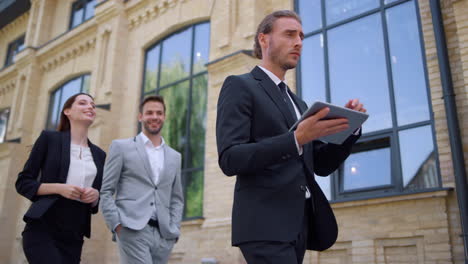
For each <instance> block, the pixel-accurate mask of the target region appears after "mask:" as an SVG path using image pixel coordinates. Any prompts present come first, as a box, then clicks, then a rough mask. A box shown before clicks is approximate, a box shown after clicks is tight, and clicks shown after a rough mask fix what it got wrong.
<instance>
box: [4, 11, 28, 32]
mask: <svg viewBox="0 0 468 264" xmlns="http://www.w3.org/2000/svg"><path fill="white" fill-rule="evenodd" d="M28 19H29V11H28V12H26V13H24V14H23V15H21V16H19V17H18V18H16V19H15V20H13V21H12V22H11V23H10V24H8V25H6V26H4V27H3V28H1V29H0V35H4V34H5V35H6V34H8V33H10V32H11V31H13V30H14V29H15V28H16V27H18V26H21V25H22V23H25V28H24V30H25V31H26V27H27V24H28Z"/></svg>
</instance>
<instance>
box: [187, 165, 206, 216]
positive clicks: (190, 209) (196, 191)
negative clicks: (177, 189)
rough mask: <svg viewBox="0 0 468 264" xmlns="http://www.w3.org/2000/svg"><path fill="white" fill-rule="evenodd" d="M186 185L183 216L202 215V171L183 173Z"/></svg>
mask: <svg viewBox="0 0 468 264" xmlns="http://www.w3.org/2000/svg"><path fill="white" fill-rule="evenodd" d="M184 176H185V177H184V181H185V186H186V189H185V191H186V193H185V212H184V218H190V217H197V216H202V215H203V171H195V172H187V173H185V174H184Z"/></svg>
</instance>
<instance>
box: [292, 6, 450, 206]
mask: <svg viewBox="0 0 468 264" xmlns="http://www.w3.org/2000/svg"><path fill="white" fill-rule="evenodd" d="M299 1H300V0H294V6H295V11H296V12H297V13H298V14H299V15H301V14H300V10H299ZM318 1H320V4H321V11H320V12H321V16H322V20H321V26H320V27H319V28H318V29H316V30H313V31H311V32H307V33H306V34H305V36H304V39H307V38H308V37H311V36H314V35H317V34H323V36H324V39H325V40H324V67H325V71H324V72H325V79H326V84H325V86H326V87H325V89H326V93H327V101H328V102H329V101H330V81H329V80H330V73H329V71H328V70H327V69H328V67H329V61H328V55H327V52H328V45H329V44H328V42H327V31H329V30H330V29H333V28H336V27H338V26H341V25H344V24H347V23H350V22H353V21H356V20H359V19H361V18H364V17H367V16H369V15H372V14H378V13H380V14H382V17H383V18H382V19H383V20H385V19H384V17H385V16H384V14H385V11H386V10H388V9H389V8H392V7H395V6H398V5H401V4H404V3H408V2H413V3H414V5H415V9H416V11H417V12H416V14H415V15H416V20H417V24H418V29H419V32H418V33H419V39H420V43H421V53H422V60H423V61H422V62H423V68H424V78H425V80H426V89H427V96H428V109H429V119H428V121H422V122H416V123H411V124H408V125H395V123H393V124H392V126H391V128H389V129H383V130H379V131H376V132H371V133H367V134H366V133H364V134H363V135H362V136H361V138H360V139H359V141H358V142H357V143H356V145H355V146H354V147H353V150H352V154H353V153H358V152H361V151H366V150H370V149H378V148H382V147H383V146H382V142H383V141H388V142H389V147H390V159H391V164H390V168H391V184H389V185H380V186H375V187H368V188H361V189H355V190H352V191H344V187H343V184H344V179H343V177H344V173H343V168H344V166H343V165H341V167H340V168H339V169H338V170H336V171H335V172H334V173H332V174H331V175H330V176H329V177H328V179H329V181H330V182H329V184H330V193H329V195H330V197H328V195H327V198H328V199H329V200H330V201H331V202H333V203H335V202H346V201H353V200H356V199H358V200H361V199H368V198H376V197H386V196H392V195H400V194H408V193H420V192H430V191H437V190H441V189H443V187H442V178H441V173H440V165H439V158H438V148H437V144H436V143H437V142H436V133H435V128H434V116H433V110H432V104H431V94H430V87H429V81H428V73H427V62H426V56H425V52H424V51H425V47H424V45H425V42H424V39H423V35H422V26H421V16H420V14H419V3H418V1H417V0H391V1H389V2H388V3H385V2H384V1H383V0H381V1H379V5H378V7H377V8H374V9H371V10H367V11H364V12H361V13H359V14H357V15H354V16H351V17H348V18H345V19H342V20H341V21H339V22H333V23H331V24H329V25H327V21H326V14H325V13H326V12H325V1H326V0H318ZM383 25H385V26H384V27H383V34H384V41H385V48H384V49H385V53H386V55H387V56H388V54H389V53H390V51H389V49H390V48H389V44H388V42H389V40H388V38H389V37H388V36H389V33H388V28H387V25H386V22H384V23H383ZM302 59H303V58H302ZM387 64H388V61H387ZM389 67H391V66H389V65H387V71H388V72H390V70H389V69H388V68H389ZM389 76H390V78H391V74H390V73H389ZM296 79H297V80H298V81H297V94H298V95H299V96H300V97H302V93H301V92H302V87H301V81H300V80H301V66H300V63H299V64H298V66H297V70H296ZM389 90H390V92H391V93H390V94H389V96H390V97H391V96H393V84H390V85H389ZM391 105H392V109H395V107H396V106H395V102H394V100H391ZM394 115H396V114H395V113H392V118H393V119H395V118H396V117H395V116H394ZM424 126H429V127H430V129H431V132H432V142H433V146H434V151H433V155H434V156H435V170H436V172H437V176H436V177H437V181H438V182H437V186H436V187H431V188H425V189H418V190H404V189H403V173H402V164H401V157H400V147H399V140H398V138H399V135H398V133H399V132H400V131H403V130H406V129H410V128H418V127H424ZM364 132H365V131H364ZM374 142H376V143H374ZM317 177H320V176H317ZM319 185H320V183H319Z"/></svg>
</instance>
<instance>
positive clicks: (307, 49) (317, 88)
mask: <svg viewBox="0 0 468 264" xmlns="http://www.w3.org/2000/svg"><path fill="white" fill-rule="evenodd" d="M324 69H325V65H324V60H323V35H322V34H317V35H313V36H311V37H308V38H306V39H304V41H303V49H302V56H301V93H302V98H303V100H304V101H306V103H307V104H308V105H311V103H312V102H314V101H317V100H318V101H326V94H325V70H324Z"/></svg>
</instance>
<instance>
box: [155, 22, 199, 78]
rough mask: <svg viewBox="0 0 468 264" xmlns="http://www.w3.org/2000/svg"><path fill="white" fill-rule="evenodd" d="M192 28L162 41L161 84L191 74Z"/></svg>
mask: <svg viewBox="0 0 468 264" xmlns="http://www.w3.org/2000/svg"><path fill="white" fill-rule="evenodd" d="M191 43H192V28H189V29H186V30H184V31H182V32H180V33H177V34H174V35H172V36H171V37H169V38H168V39H166V40H165V41H164V42H163V43H162V65H161V80H160V82H161V83H160V86H163V85H166V84H169V83H171V82H174V81H177V80H180V79H182V78H185V77H187V76H188V75H189V74H190V57H191V46H192V45H191Z"/></svg>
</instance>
